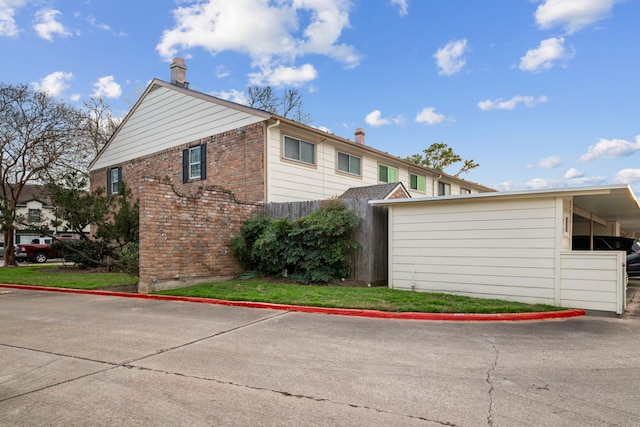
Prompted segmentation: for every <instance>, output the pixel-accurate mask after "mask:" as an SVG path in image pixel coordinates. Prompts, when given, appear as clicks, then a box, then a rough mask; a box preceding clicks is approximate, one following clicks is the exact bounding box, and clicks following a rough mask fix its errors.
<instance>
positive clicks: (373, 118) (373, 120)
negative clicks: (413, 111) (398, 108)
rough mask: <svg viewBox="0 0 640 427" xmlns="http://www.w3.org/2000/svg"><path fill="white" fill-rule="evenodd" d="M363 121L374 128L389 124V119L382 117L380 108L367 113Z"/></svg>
mask: <svg viewBox="0 0 640 427" xmlns="http://www.w3.org/2000/svg"><path fill="white" fill-rule="evenodd" d="M364 121H365V123H366V124H368V125H369V126H373V127H374V128H377V127H379V126H384V125H388V124H391V120H389V119H383V118H382V112H380V110H374V111H372V112H370V113H369V114H367V116H366V117H365V118H364Z"/></svg>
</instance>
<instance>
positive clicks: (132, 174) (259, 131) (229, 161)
mask: <svg viewBox="0 0 640 427" xmlns="http://www.w3.org/2000/svg"><path fill="white" fill-rule="evenodd" d="M264 132H265V127H264V124H263V123H256V124H253V125H250V126H245V127H244V128H241V129H238V130H236V129H234V130H231V131H228V132H224V133H221V134H218V135H213V136H209V137H207V138H203V139H199V140H194V141H191V142H189V143H188V144H183V145H181V146H179V147H175V148H171V149H168V150H164V151H161V152H158V153H154V154H150V155H147V156H144V157H139V158H137V159H133V160H130V161H128V162H126V163H122V164H116V165H113V166H111V167H117V166H119V167H121V168H122V180H123V181H124V182H125V183H126V184H127V186H129V187H130V188H131V189H132V191H133V192H134V196H138V186H139V184H140V182H141V180H142V177H155V178H158V179H160V180H163V181H167V182H171V183H172V184H174V185H175V186H176V187H179V186H180V187H184V188H183V189H182V190H181V191H184V192H189V191H197V189H198V188H199V187H201V186H208V185H218V186H221V187H224V188H225V189H227V190H229V191H232V192H233V193H234V194H235V195H236V197H237V198H238V199H239V200H245V201H254V202H257V201H263V200H264V199H265V193H264V186H265V172H264V139H265V137H264ZM203 143H206V144H207V178H206V180H196V181H191V182H188V183H186V184H183V183H182V151H183V150H184V149H185V148H188V147H194V146H197V145H201V144H203ZM106 183H107V169H106V168H103V169H98V170H95V171H93V172H91V189H92V190H94V189H96V188H98V187H105V186H106Z"/></svg>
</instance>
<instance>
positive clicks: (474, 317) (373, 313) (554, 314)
mask: <svg viewBox="0 0 640 427" xmlns="http://www.w3.org/2000/svg"><path fill="white" fill-rule="evenodd" d="M0 288H10V289H23V290H28V291H44V292H63V293H69V294H82V295H103V296H114V297H125V298H138V299H146V300H158V301H182V302H195V303H201V304H216V305H227V306H232V307H247V308H263V309H271V310H283V311H296V312H301V313H314V314H333V315H340V316H356V317H368V318H374V319H399V320H440V321H451V320H453V321H472V322H496V321H522V320H545V319H565V318H570V317H577V316H584V315H586V311H584V310H578V309H571V310H563V311H549V312H532V313H497V314H478V313H415V312H403V313H397V312H388V311H378V310H363V309H350V308H329V307H309V306H302V305H287V304H272V303H263V302H251V301H227V300H220V299H213V298H196V297H179V296H173V295H154V294H131V293H126V292H109V291H90V290H83V289H70V288H50V287H45V286H32V285H10V284H0Z"/></svg>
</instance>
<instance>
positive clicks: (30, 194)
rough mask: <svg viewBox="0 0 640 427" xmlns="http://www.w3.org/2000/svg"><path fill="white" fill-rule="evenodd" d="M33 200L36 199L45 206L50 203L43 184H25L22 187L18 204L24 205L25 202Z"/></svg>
mask: <svg viewBox="0 0 640 427" xmlns="http://www.w3.org/2000/svg"><path fill="white" fill-rule="evenodd" d="M9 193H10V192H9V191H7V194H9ZM33 200H37V201H38V202H40V203H42V204H43V205H45V206H50V205H51V197H50V196H49V193H48V192H47V189H46V187H45V186H44V185H38V184H25V186H24V187H23V188H22V192H21V193H20V198H19V200H18V204H19V205H25V204H27V202H31V201H33Z"/></svg>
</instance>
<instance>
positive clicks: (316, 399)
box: [122, 364, 457, 427]
mask: <svg viewBox="0 0 640 427" xmlns="http://www.w3.org/2000/svg"><path fill="white" fill-rule="evenodd" d="M122 367H123V368H127V369H137V370H139V371H150V372H155V373H160V374H165V375H175V376H178V377H183V378H190V379H195V380H201V381H209V382H213V383H216V384H220V385H228V386H232V387H239V388H246V389H249V390H256V391H266V392H269V393H275V394H279V395H281V396H285V397H293V398H296V399H306V400H312V401H314V402H327V403H331V404H333V405H339V406H349V407H351V408H355V409H363V410H367V411H374V412H377V413H380V414H386V415H395V416H400V417H405V418H409V419H415V420H419V421H426V422H432V423H437V424H440V425H443V426H452V427H456V426H457V424H454V423H451V422H448V421H441V420H434V419H430V418H425V417H421V416H418V415H410V414H402V413H398V412H391V411H386V410H383V409H379V408H374V407H371V406H367V405H358V404H355V403H345V402H337V401H334V400H331V399H327V398H325V397H317V396H307V395H304V394H294V393H289V392H288V391H284V390H275V389H269V388H266V387H258V386H252V385H248V384H239V383H234V382H232V381H222V380H219V379H216V378H208V377H201V376H198V375H187V374H183V373H179V372H170V371H165V370H162V369H154V368H147V367H144V366H137V365H131V364H129V365H122Z"/></svg>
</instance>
